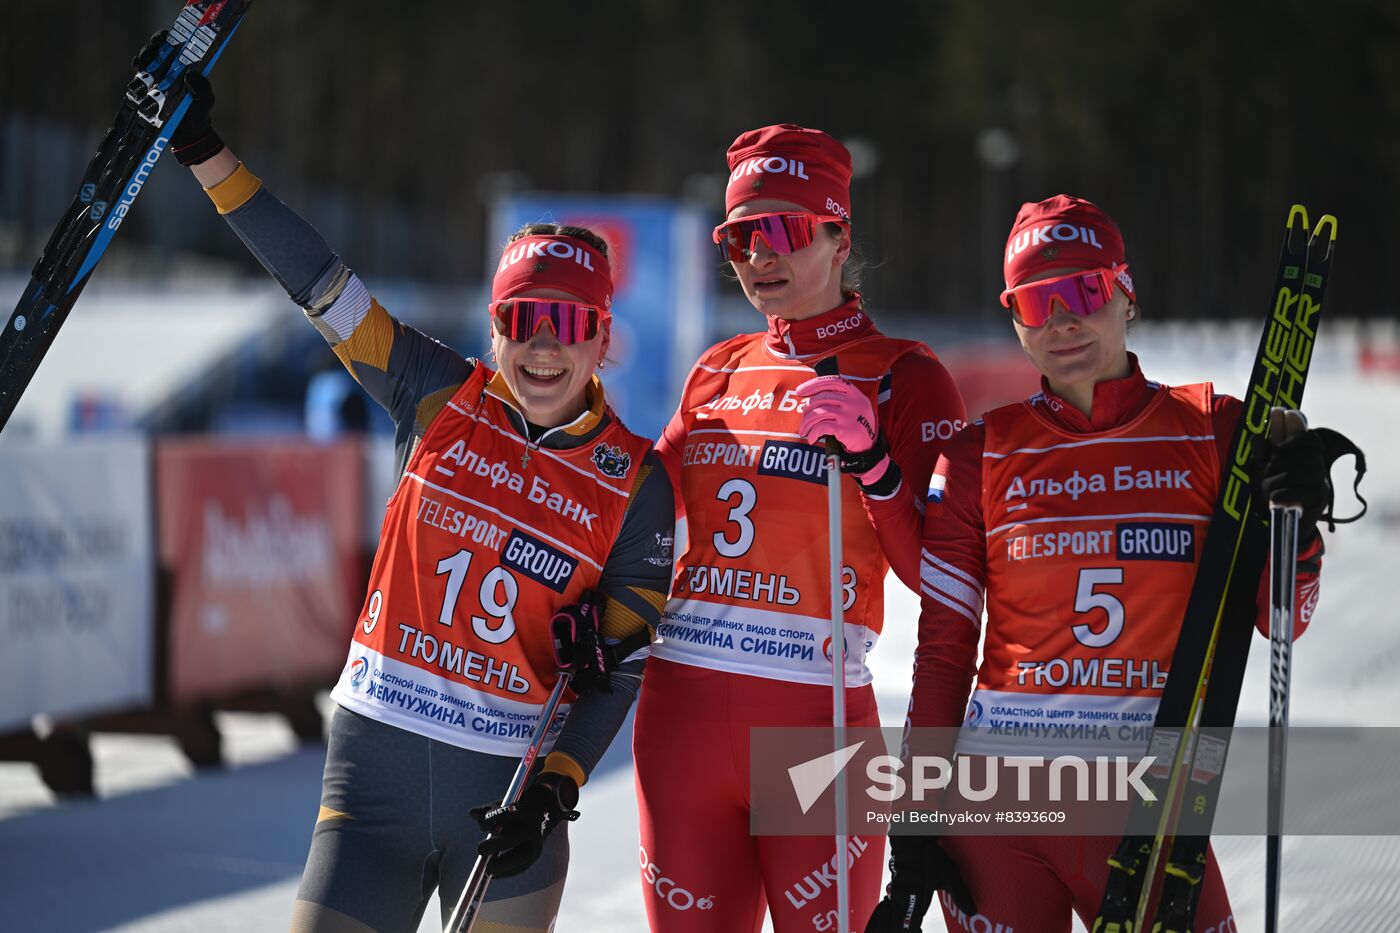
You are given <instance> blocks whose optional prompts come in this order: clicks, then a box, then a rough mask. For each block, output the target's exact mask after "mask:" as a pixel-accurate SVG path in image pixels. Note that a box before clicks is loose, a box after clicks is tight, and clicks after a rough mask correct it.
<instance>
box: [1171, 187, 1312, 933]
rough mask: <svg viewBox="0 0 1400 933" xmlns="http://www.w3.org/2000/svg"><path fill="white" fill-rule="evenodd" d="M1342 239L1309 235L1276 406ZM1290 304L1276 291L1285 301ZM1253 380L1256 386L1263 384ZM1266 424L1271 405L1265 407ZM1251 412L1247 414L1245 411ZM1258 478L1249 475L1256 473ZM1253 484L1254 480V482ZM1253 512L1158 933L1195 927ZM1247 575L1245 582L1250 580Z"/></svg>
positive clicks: (1245, 640) (1234, 692)
mask: <svg viewBox="0 0 1400 933" xmlns="http://www.w3.org/2000/svg"><path fill="white" fill-rule="evenodd" d="M1336 243H1337V218H1335V217H1333V216H1332V215H1330V214H1324V215H1323V216H1322V217H1321V218H1320V219H1319V220H1318V222H1317V227H1316V228H1314V230H1313V233H1312V236H1311V238H1309V240H1308V248H1307V255H1306V256H1305V257H1304V259H1305V261H1304V264H1303V278H1302V282H1301V288H1300V290H1299V291H1298V292H1297V293H1295V294H1294V295H1293V296H1291V297H1290V298H1289V299H1288V301H1291V302H1294V303H1296V307H1295V308H1293V309H1292V311H1291V316H1292V319H1293V332H1292V333H1291V334H1289V338H1288V346H1287V348H1286V350H1285V353H1284V356H1283V358H1282V360H1281V361H1280V362H1281V371H1280V376H1279V380H1278V385H1277V390H1276V394H1275V396H1274V401H1273V404H1274V405H1278V406H1281V407H1283V408H1294V409H1301V408H1302V406H1303V390H1304V388H1305V387H1306V383H1307V377H1308V364H1309V363H1310V362H1311V360H1312V349H1313V343H1314V341H1316V339H1317V327H1318V324H1319V323H1321V319H1322V301H1323V297H1324V294H1325V293H1326V291H1327V277H1328V274H1329V272H1330V271H1331V268H1332V255H1333V252H1334V251H1335V249H1336ZM1284 304H1285V298H1284V296H1283V295H1282V294H1280V295H1279V296H1278V304H1277V305H1276V307H1275V314H1276V315H1277V314H1278V311H1279V307H1281V306H1283V305H1284ZM1257 385H1258V384H1257V383H1252V386H1257ZM1263 411H1264V420H1265V426H1266V427H1267V424H1268V407H1265V408H1264V409H1263ZM1246 417H1247V416H1246ZM1253 478H1254V477H1252V476H1251V480H1252V479H1253ZM1251 486H1252V483H1251ZM1251 506H1252V508H1251V510H1250V516H1249V524H1250V530H1249V537H1250V547H1249V548H1248V550H1247V551H1246V552H1245V553H1243V554H1241V556H1240V562H1239V565H1238V567H1237V569H1236V572H1237V574H1238V575H1239V577H1238V578H1239V581H1240V585H1238V586H1233V587H1231V588H1230V589H1231V594H1230V596H1229V604H1228V605H1227V607H1226V609H1225V612H1224V613H1223V614H1222V618H1228V619H1231V621H1230V622H1229V623H1227V624H1225V625H1221V626H1220V631H1219V633H1218V640H1219V644H1218V645H1217V647H1216V649H1215V654H1214V659H1213V661H1212V663H1211V665H1210V669H1209V673H1208V678H1209V680H1208V682H1206V683H1205V684H1203V686H1204V689H1205V696H1204V698H1203V699H1202V700H1201V704H1200V726H1201V731H1200V732H1192V733H1190V734H1188V739H1187V741H1188V743H1190V742H1191V741H1192V739H1194V746H1191V745H1189V744H1188V748H1187V750H1186V762H1187V764H1188V766H1189V775H1184V777H1187V778H1188V779H1187V781H1186V788H1185V790H1186V797H1185V800H1184V802H1183V807H1182V813H1181V817H1180V822H1179V824H1178V826H1177V835H1176V838H1175V840H1174V841H1173V843H1172V849H1171V855H1170V856H1169V857H1168V859H1167V865H1166V869H1165V876H1164V879H1163V882H1162V897H1161V901H1160V904H1159V906H1158V908H1157V919H1156V921H1155V922H1154V923H1153V925H1152V930H1153V933H1190V930H1191V926H1192V924H1193V922H1194V920H1195V916H1196V905H1197V903H1198V902H1199V900H1200V892H1201V879H1203V878H1204V877H1205V869H1206V854H1207V849H1208V847H1209V844H1210V830H1211V826H1212V825H1213V823H1214V821H1215V805H1216V802H1217V800H1218V799H1219V794H1220V778H1221V774H1222V773H1223V771H1224V769H1225V760H1226V757H1227V755H1228V753H1229V750H1230V730H1231V729H1232V728H1233V727H1234V725H1235V713H1236V712H1237V710H1238V709H1239V703H1240V688H1241V687H1242V686H1243V684H1244V672H1245V666H1246V664H1247V662H1248V660H1249V646H1250V642H1251V640H1252V638H1253V634H1254V625H1253V621H1254V619H1255V617H1256V615H1257V613H1258V606H1257V605H1256V603H1255V596H1256V595H1257V584H1258V580H1259V577H1260V575H1261V574H1263V572H1264V566H1265V563H1266V561H1267V559H1268V553H1269V524H1268V521H1269V504H1268V503H1267V502H1254V503H1251ZM1246 581H1247V582H1246Z"/></svg>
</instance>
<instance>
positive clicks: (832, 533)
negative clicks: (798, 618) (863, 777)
mask: <svg viewBox="0 0 1400 933" xmlns="http://www.w3.org/2000/svg"><path fill="white" fill-rule="evenodd" d="M813 368H814V369H816V371H817V374H818V375H820V376H834V375H838V372H837V369H836V358H835V357H832V356H828V357H826V358H825V359H823V360H820V361H819V362H818V363H817V365H816V366H815V367H813ZM825 440H826V511H827V527H828V531H829V541H828V547H829V553H830V563H831V726H832V731H833V733H834V740H835V750H836V751H837V752H840V751H841V750H842V749H843V748H845V746H846V613H845V606H844V605H843V601H844V599H845V590H844V589H843V588H842V586H841V576H842V571H841V559H842V555H843V554H844V549H843V547H842V543H841V445H840V444H839V443H838V442H837V440H836V438H834V437H828V438H826V439H825ZM835 784H836V916H837V920H836V929H837V931H838V933H850V928H851V921H850V915H851V869H850V866H849V865H847V864H846V842H847V837H846V769H845V768H841V769H840V770H838V771H837V772H836V782H835Z"/></svg>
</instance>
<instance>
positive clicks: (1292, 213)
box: [1287, 204, 1312, 230]
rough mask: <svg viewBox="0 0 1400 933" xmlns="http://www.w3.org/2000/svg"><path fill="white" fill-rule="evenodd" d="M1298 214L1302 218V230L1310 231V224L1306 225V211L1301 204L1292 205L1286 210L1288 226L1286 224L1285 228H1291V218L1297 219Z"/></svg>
mask: <svg viewBox="0 0 1400 933" xmlns="http://www.w3.org/2000/svg"><path fill="white" fill-rule="evenodd" d="M1299 214H1301V215H1302V216H1303V229H1304V230H1310V229H1312V224H1310V223H1308V209H1307V208H1306V207H1304V206H1303V205H1301V204H1294V205H1293V206H1292V207H1290V208H1289V209H1288V224H1287V226H1289V227H1292V226H1293V218H1294V217H1297V216H1298V215H1299Z"/></svg>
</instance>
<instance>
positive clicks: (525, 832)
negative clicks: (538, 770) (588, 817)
mask: <svg viewBox="0 0 1400 933" xmlns="http://www.w3.org/2000/svg"><path fill="white" fill-rule="evenodd" d="M576 806H578V785H577V784H575V783H574V779H573V778H571V777H569V776H568V775H566V774H556V773H555V772H553V771H546V772H544V773H543V774H541V775H540V776H539V777H537V778H535V780H534V781H532V782H530V784H529V786H528V787H526V788H525V792H524V793H523V794H521V795H520V799H519V800H517V801H516V802H515V803H512V804H506V805H504V806H502V805H501V804H500V803H499V802H497V803H495V804H492V805H491V806H489V807H473V808H472V809H471V810H470V811H468V813H469V814H470V816H471V817H472V819H474V820H476V822H477V824H478V825H479V826H480V827H481V828H482V830H483V831H485V832H486V834H487V836H486V838H485V839H483V840H482V841H481V844H480V845H478V846H477V847H476V851H477V853H478V854H480V855H483V856H491V857H492V858H491V876H492V877H493V878H509V877H510V876H511V875H518V874H520V873H521V872H522V871H524V870H525V869H527V868H529V867H530V866H531V865H533V864H534V863H535V860H536V859H537V858H539V857H540V853H541V852H543V851H544V840H545V837H546V836H548V835H549V834H550V833H551V832H553V831H554V827H555V826H558V825H559V824H560V823H561V822H563V821H564V820H568V821H570V822H572V821H573V820H576V819H578V811H577V810H575V809H574V807H576Z"/></svg>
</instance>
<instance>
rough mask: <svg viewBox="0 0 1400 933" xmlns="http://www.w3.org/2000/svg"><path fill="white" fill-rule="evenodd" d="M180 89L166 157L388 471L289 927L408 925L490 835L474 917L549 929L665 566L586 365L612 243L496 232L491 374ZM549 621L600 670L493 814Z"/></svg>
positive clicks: (638, 464)
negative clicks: (371, 429)
mask: <svg viewBox="0 0 1400 933" xmlns="http://www.w3.org/2000/svg"><path fill="white" fill-rule="evenodd" d="M190 84H191V89H192V92H193V94H194V99H195V103H194V105H193V106H192V107H191V110H190V113H189V115H188V116H187V117H186V118H185V121H184V122H183V123H182V124H181V125H180V127H179V130H178V132H177V133H176V134H175V138H174V139H173V140H172V145H173V148H174V151H175V154H176V156H177V158H179V160H180V161H181V162H182V163H184V164H186V165H190V166H191V167H192V169H193V171H194V173H195V176H196V178H197V179H198V180H199V181H200V183H201V184H202V185H204V187H205V189H206V190H207V192H208V194H209V196H210V198H211V199H212V200H213V201H214V203H215V205H216V206H217V207H218V209H219V212H220V213H221V214H223V215H224V216H225V218H226V219H227V220H228V222H229V224H230V226H232V227H233V229H234V231H235V232H236V233H237V234H238V235H239V237H240V238H241V239H243V241H244V242H245V243H246V244H247V245H248V246H249V248H250V249H251V250H252V251H253V253H254V254H255V255H256V256H257V258H258V259H259V261H261V262H262V263H263V265H264V266H265V267H266V268H267V269H268V271H269V272H271V273H272V275H273V276H275V277H276V278H277V280H278V281H279V282H281V283H282V285H283V286H284V287H285V288H286V289H287V291H288V293H289V294H290V295H291V297H292V299H293V300H294V301H295V302H296V303H297V304H299V305H301V306H302V307H303V308H304V309H305V311H306V314H307V317H308V318H309V319H310V321H311V323H312V324H313V325H315V327H316V328H317V330H319V331H320V332H321V333H322V335H324V336H325V338H326V339H327V341H329V343H330V344H331V347H332V348H333V349H334V351H335V353H336V355H337V356H338V357H339V358H340V360H341V362H343V363H344V364H345V366H346V368H347V369H349V371H350V373H351V375H353V376H354V377H355V378H356V379H357V380H358V381H359V382H360V384H361V385H362V386H363V387H364V388H365V390H366V391H368V392H369V394H370V395H371V396H373V398H374V399H375V400H376V401H378V402H379V403H380V404H382V405H383V406H384V407H385V408H386V409H388V411H389V413H390V415H392V416H393V419H394V423H395V427H396V432H397V433H396V441H397V456H398V465H399V468H400V470H401V471H402V472H403V478H402V479H401V480H400V482H399V485H398V488H397V490H396V491H395V493H394V496H393V498H392V499H391V500H390V502H389V505H388V510H387V513H386V515H385V518H384V524H383V528H382V531H381V533H380V541H379V549H378V553H377V554H376V556H375V561H374V567H373V571H372V573H371V580H370V584H369V594H368V597H367V599H366V602H365V606H364V609H363V611H362V613H361V615H360V617H359V620H358V623H357V624H356V626H355V633H354V641H353V642H352V644H351V647H350V656H349V659H348V661H347V663H346V666H345V669H344V672H343V673H342V675H341V678H340V681H339V683H338V684H337V685H336V687H335V690H334V691H333V693H332V694H331V696H332V698H333V699H334V700H335V701H336V702H337V704H339V708H338V709H337V710H336V712H335V716H334V718H333V719H332V721H331V726H330V738H329V748H328V751H327V758H326V768H325V777H324V781H323V786H322V796H321V808H320V813H319V815H318V817H317V820H316V827H315V831H314V832H313V835H312V842H311V852H310V855H309V856H308V858H307V863H306V868H305V871H304V873H303V875H302V881H301V887H300V889H299V890H298V892H297V901H296V905H295V907H294V910H293V915H292V929H293V930H294V931H299V933H305V931H329V933H364V931H371V930H375V931H407V930H416V929H417V928H418V924H419V919H420V917H421V915H422V913H423V910H424V908H425V906H426V904H427V902H428V899H429V897H430V895H431V894H432V892H433V889H434V888H440V889H441V903H442V912H443V920H444V921H446V919H447V917H448V915H449V913H450V911H451V909H452V907H453V906H454V904H455V903H456V901H457V897H458V895H459V893H460V892H461V891H462V888H463V886H464V884H465V882H466V879H467V875H468V872H469V871H470V870H471V867H472V863H473V861H474V860H475V858H476V856H477V851H478V844H479V843H482V839H483V834H484V832H485V831H486V830H489V831H491V832H493V833H494V835H493V837H492V838H491V839H490V840H488V841H487V842H485V843H482V846H483V849H489V850H490V851H491V852H493V853H494V855H495V858H494V861H493V863H492V874H493V877H494V878H495V879H496V880H495V881H494V882H493V883H492V885H491V887H490V889H489V891H488V893H487V901H486V903H485V905H484V907H483V908H482V910H481V912H480V914H478V919H477V922H476V926H475V928H474V929H475V930H476V931H477V933H505V931H510V933H521V931H528V930H534V931H544V930H547V929H553V925H554V917H555V913H556V912H557V910H558V906H559V900H560V897H561V895H562V893H563V887H564V875H565V871H566V868H567V863H568V837H567V831H566V830H563V829H558V828H557V827H558V826H559V824H561V823H567V822H568V821H569V820H571V819H573V818H574V817H576V816H577V813H576V812H575V811H574V806H575V804H576V803H577V801H578V789H579V786H580V785H582V784H583V783H584V782H585V780H586V779H587V777H588V773H589V771H590V770H591V769H592V768H593V766H594V765H595V764H596V763H597V761H598V759H599V757H600V756H601V755H602V753H603V751H604V749H606V747H607V745H608V743H609V742H610V741H611V740H612V737H613V735H614V734H615V733H616V731H617V729H618V727H619V725H620V724H621V722H622V720H623V718H624V717H625V716H626V713H627V709H628V707H629V706H630V705H631V702H632V699H633V697H635V695H636V691H637V689H638V685H639V681H640V676H641V668H642V664H643V662H644V660H645V654H646V644H647V642H648V641H649V637H648V630H649V629H650V628H652V627H654V625H655V622H656V620H657V617H658V615H659V612H660V609H661V606H662V603H663V602H664V593H665V590H666V586H667V581H668V579H669V570H670V554H669V544H670V530H671V525H672V514H673V505H672V495H671V485H670V482H669V480H668V479H667V478H666V476H665V473H664V471H662V470H661V469H659V468H658V467H659V464H658V463H657V461H656V459H655V454H653V453H652V452H651V451H650V445H649V443H648V442H647V441H646V440H645V439H644V438H641V437H638V436H636V435H634V434H632V433H630V432H629V431H628V430H627V429H626V428H625V427H623V425H622V424H621V422H619V421H618V420H617V418H616V416H615V415H614V414H613V413H612V410H611V409H610V408H609V407H608V406H607V404H606V402H605V401H604V396H603V387H602V384H601V382H599V380H598V378H597V376H595V375H594V369H595V368H596V367H597V366H598V365H599V364H600V361H601V360H602V358H603V355H604V353H605V352H606V349H607V342H608V334H609V328H610V311H609V304H610V302H611V297H612V277H611V273H610V270H609V264H608V256H607V247H606V244H604V243H603V241H602V240H600V239H599V238H598V237H596V236H595V235H594V234H592V233H591V232H590V231H588V230H586V229H583V228H576V227H557V226H555V225H552V224H545V225H535V226H532V227H527V228H525V229H523V230H521V231H519V232H518V233H517V234H516V236H515V237H513V238H512V241H511V243H510V244H508V246H507V247H506V249H505V251H504V254H503V255H502V256H501V259H500V263H499V265H498V267H497V268H496V270H495V276H494V279H493V281H492V286H491V298H492V302H491V306H490V314H491V328H492V330H491V335H492V336H491V340H492V349H493V353H494V356H495V359H496V361H497V363H498V364H499V369H497V370H494V371H493V370H492V369H490V368H488V367H487V365H486V364H485V363H484V362H482V361H480V360H474V359H465V358H463V357H462V356H460V355H458V354H457V353H455V352H454V351H452V350H451V349H449V348H447V347H446V346H444V345H442V344H440V343H438V342H437V341H435V340H432V339H430V338H428V337H426V336H424V335H423V334H421V333H419V332H418V331H416V330H414V329H412V328H410V327H408V326H406V325H404V324H402V323H400V322H399V321H397V320H395V319H394V318H393V317H391V316H390V315H389V313H388V312H387V311H385V310H384V309H383V308H382V307H381V306H380V305H379V303H378V302H377V301H375V300H374V299H373V298H372V297H371V296H370V294H369V292H368V291H367V290H366V289H365V286H364V285H363V284H362V283H361V282H360V280H359V278H358V277H356V276H355V275H354V274H353V273H352V272H351V271H350V270H349V269H348V268H347V267H346V266H345V265H344V264H343V263H342V262H341V261H340V259H339V257H337V256H336V255H335V254H334V253H332V252H331V250H330V249H329V247H327V245H326V243H325V242H324V241H323V240H322V239H321V237H320V235H319V234H318V233H317V232H316V231H315V230H314V229H312V228H311V227H310V226H309V225H308V224H307V223H306V222H305V221H303V220H302V219H301V218H299V217H298V216H296V215H295V214H294V213H292V212H291V211H290V210H289V209H288V208H287V207H286V206H284V205H283V204H282V203H281V202H280V201H279V200H277V198H275V197H274V196H273V195H272V194H271V193H269V191H268V190H267V189H266V188H264V187H263V186H262V184H261V182H260V181H259V180H258V179H257V178H255V177H254V176H253V175H252V173H250V172H249V171H248V169H247V168H246V167H244V166H243V165H242V163H240V162H239V161H238V160H237V159H236V158H235V157H234V156H233V154H232V153H231V152H230V151H229V150H228V149H227V148H225V146H224V145H223V142H222V140H220V139H219V138H218V136H217V135H216V134H215V133H214V132H213V130H212V128H211V127H210V125H209V121H208V112H209V108H210V107H211V106H212V104H213V94H212V92H211V91H210V90H209V87H208V85H207V83H204V82H203V81H201V80H197V76H196V78H192V79H191V80H190ZM593 590H601V591H602V593H603V594H604V598H605V599H606V609H605V610H604V611H603V613H602V616H601V620H600V619H599V618H598V614H597V610H596V602H595V601H594V598H593V597H592V596H591V595H590V591H593ZM559 612H563V613H568V614H570V615H571V616H573V617H574V619H575V621H576V622H577V623H578V624H579V625H580V627H581V628H582V629H583V630H585V631H586V630H588V629H589V628H590V627H592V628H593V629H596V630H601V637H602V638H603V639H604V640H605V642H607V643H608V644H611V645H612V646H613V648H614V650H613V654H614V655H615V656H616V662H615V663H614V664H612V665H611V666H612V668H613V669H612V670H611V672H609V671H608V670H606V669H601V670H600V669H599V667H603V665H599V666H597V667H594V668H593V669H592V670H591V671H588V672H585V673H588V674H589V675H590V676H589V677H576V678H575V680H574V681H573V683H572V684H571V688H572V689H571V690H570V691H568V692H566V693H565V702H564V704H563V705H562V706H561V710H562V711H563V712H562V713H561V715H560V717H559V719H557V720H556V721H555V723H556V728H555V731H554V736H553V739H552V742H551V743H550V744H552V751H550V750H549V749H550V745H549V744H547V745H546V748H545V750H546V751H548V755H547V757H545V759H544V763H543V767H542V768H541V769H539V770H538V771H537V772H536V773H535V774H534V776H533V777H532V779H531V782H530V783H529V784H527V786H526V789H525V791H524V794H523V795H522V797H521V798H520V800H519V802H518V803H517V804H515V805H514V806H511V807H506V808H500V809H492V810H491V812H489V813H487V812H486V808H487V807H489V805H490V804H491V802H492V801H493V800H499V798H500V797H501V796H502V794H503V793H504V791H505V789H506V786H507V784H508V783H509V781H510V778H511V776H512V774H513V773H514V771H515V768H516V766H517V764H518V762H519V760H520V757H521V754H522V752H523V751H524V750H525V747H526V745H527V744H528V742H529V738H530V733H531V731H532V729H533V727H534V725H535V724H536V722H537V721H538V719H539V716H540V712H541V709H542V707H543V705H544V701H545V699H546V697H547V696H548V695H549V694H550V691H551V688H552V687H553V685H554V682H555V679H556V665H555V660H554V652H553V646H552V644H551V640H550V619H551V617H552V616H554V615H555V614H556V613H559ZM590 688H591V689H590ZM574 690H577V691H578V693H579V695H576V694H575V693H574V692H573V691H574ZM570 704H571V705H570ZM560 723H562V727H560V725H559V724H560ZM483 805H485V806H483ZM473 807H477V812H476V813H475V814H473V815H475V816H476V821H473V819H472V817H471V816H469V811H471V809H472V808H473ZM478 822H480V823H482V825H481V826H479V825H478Z"/></svg>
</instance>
